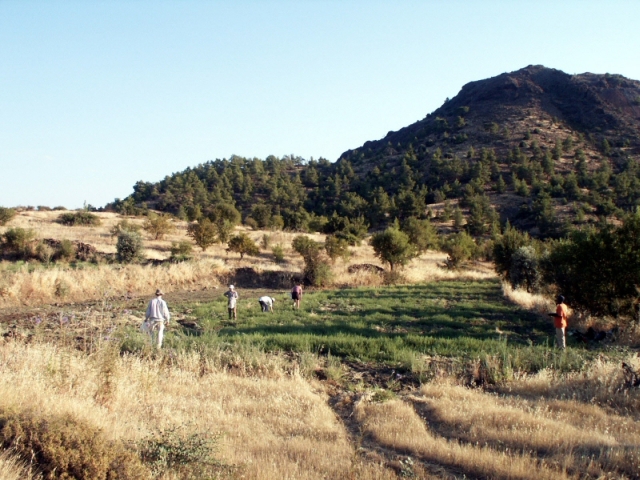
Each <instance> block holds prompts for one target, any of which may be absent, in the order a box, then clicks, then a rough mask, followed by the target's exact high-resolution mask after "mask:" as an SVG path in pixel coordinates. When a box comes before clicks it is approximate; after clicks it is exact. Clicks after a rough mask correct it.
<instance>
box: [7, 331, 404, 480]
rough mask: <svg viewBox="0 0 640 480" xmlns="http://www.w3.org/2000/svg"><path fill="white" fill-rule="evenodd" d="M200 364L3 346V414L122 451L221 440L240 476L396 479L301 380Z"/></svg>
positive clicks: (184, 358) (185, 358) (188, 359)
mask: <svg viewBox="0 0 640 480" xmlns="http://www.w3.org/2000/svg"><path fill="white" fill-rule="evenodd" d="M105 352H107V353H105ZM202 362H203V359H202V358H201V357H200V356H199V355H198V354H197V353H194V354H191V355H186V354H185V355H179V356H175V355H173V356H172V355H169V354H168V355H167V356H166V357H162V356H161V357H156V358H152V357H149V358H140V357H129V356H125V357H120V356H118V355H115V356H113V355H109V354H108V348H107V347H105V348H103V349H101V350H99V351H97V352H96V353H95V354H93V355H90V356H86V355H83V354H80V353H78V352H75V351H72V350H69V349H64V348H58V347H55V346H53V345H48V344H37V343H36V344H31V345H24V344H19V343H15V342H5V343H3V344H0V411H13V412H34V411H35V412H38V414H39V415H41V416H42V417H43V418H54V417H55V418H61V417H65V416H70V417H71V418H73V419H74V420H75V421H77V422H80V423H82V424H86V425H90V426H91V427H92V428H95V429H96V430H99V431H101V432H102V434H104V435H105V436H106V437H107V438H108V439H109V440H118V441H120V442H123V443H125V444H131V442H134V443H135V442H136V441H140V440H141V439H143V438H145V437H146V436H148V435H150V434H152V433H153V432H156V431H160V430H166V429H170V428H174V427H178V428H181V429H182V430H183V431H185V432H188V433H200V434H205V435H213V434H216V433H220V434H221V435H222V437H221V438H222V440H221V444H220V452H219V454H218V455H219V458H220V459H221V460H222V461H223V462H224V463H226V464H228V465H233V466H235V467H237V471H238V472H240V473H241V475H242V478H248V479H251V478H253V479H266V480H268V479H278V480H279V479H317V478H328V479H343V478H362V479H365V478H380V479H388V478H394V477H393V476H392V475H391V474H390V473H389V472H388V471H387V470H386V469H385V468H383V467H380V466H377V465H374V464H365V463H363V462H362V461H360V460H359V459H358V458H357V457H356V455H355V450H354V447H353V446H352V445H351V444H350V443H349V440H348V437H347V434H346V431H345V429H344V427H343V426H342V424H341V423H340V422H339V421H338V420H337V419H336V416H335V415H334V414H333V412H332V410H331V409H330V408H329V407H328V405H327V403H326V398H325V397H324V395H323V394H321V393H318V391H317V390H316V389H315V388H314V387H313V386H312V385H310V384H309V383H308V382H306V381H305V380H304V379H303V378H302V377H300V376H299V375H297V374H295V373H290V372H287V371H285V370H278V369H269V372H270V373H269V375H268V376H267V377H264V376H257V377H256V376H251V377H248V376H239V375H237V374H235V375H234V374H231V373H229V372H228V371H225V370H223V369H220V368H217V367H216V365H215V362H214V363H210V364H208V367H207V368H206V369H203V365H202ZM106 370H108V372H109V375H105V371H106ZM105 384H106V385H105ZM164 478H178V477H176V475H173V474H167V475H165V477H164ZM181 478H184V477H181Z"/></svg>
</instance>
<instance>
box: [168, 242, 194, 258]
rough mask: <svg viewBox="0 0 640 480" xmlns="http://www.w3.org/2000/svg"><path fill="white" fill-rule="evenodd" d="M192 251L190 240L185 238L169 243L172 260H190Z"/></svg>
mask: <svg viewBox="0 0 640 480" xmlns="http://www.w3.org/2000/svg"><path fill="white" fill-rule="evenodd" d="M192 251H193V247H192V245H191V243H190V242H188V241H187V240H182V241H180V242H173V243H172V244H171V261H174V262H184V261H186V260H191V258H192V255H191V252H192Z"/></svg>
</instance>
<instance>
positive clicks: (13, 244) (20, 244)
mask: <svg viewBox="0 0 640 480" xmlns="http://www.w3.org/2000/svg"><path fill="white" fill-rule="evenodd" d="M35 238H36V232H35V231H33V230H31V229H29V228H27V229H25V228H20V227H15V228H10V229H9V230H7V231H6V232H4V234H3V235H2V243H1V244H0V247H1V249H2V251H3V252H4V253H5V254H10V255H15V256H16V257H17V258H20V259H23V260H28V259H30V258H33V257H34V256H35V249H36V241H35Z"/></svg>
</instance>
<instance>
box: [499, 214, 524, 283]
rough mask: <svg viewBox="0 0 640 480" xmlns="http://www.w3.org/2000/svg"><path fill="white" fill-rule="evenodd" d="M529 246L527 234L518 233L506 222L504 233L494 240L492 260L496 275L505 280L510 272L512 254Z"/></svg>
mask: <svg viewBox="0 0 640 480" xmlns="http://www.w3.org/2000/svg"><path fill="white" fill-rule="evenodd" d="M530 244H531V239H530V238H529V234H528V233H524V232H521V231H519V230H518V229H516V228H514V227H512V226H511V225H510V224H509V223H508V222H507V224H506V226H505V228H504V233H503V234H502V235H500V236H499V237H498V238H496V240H495V242H494V244H493V259H494V262H495V269H496V273H497V274H498V275H500V276H501V277H503V278H507V277H508V276H509V272H510V271H511V261H512V260H511V259H512V257H513V254H514V253H515V252H516V251H517V250H518V249H519V248H520V247H524V246H527V245H530Z"/></svg>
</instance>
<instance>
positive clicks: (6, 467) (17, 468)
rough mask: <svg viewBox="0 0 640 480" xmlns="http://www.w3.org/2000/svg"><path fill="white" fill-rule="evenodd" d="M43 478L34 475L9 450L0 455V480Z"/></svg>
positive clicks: (34, 479)
mask: <svg viewBox="0 0 640 480" xmlns="http://www.w3.org/2000/svg"><path fill="white" fill-rule="evenodd" d="M39 478H41V477H40V476H37V475H34V474H33V472H32V471H31V469H30V468H29V467H28V466H27V465H25V463H24V462H23V461H22V460H20V459H19V458H18V457H17V456H16V455H15V454H13V453H11V451H9V450H4V451H2V452H1V453H0V480H36V479H39Z"/></svg>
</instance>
